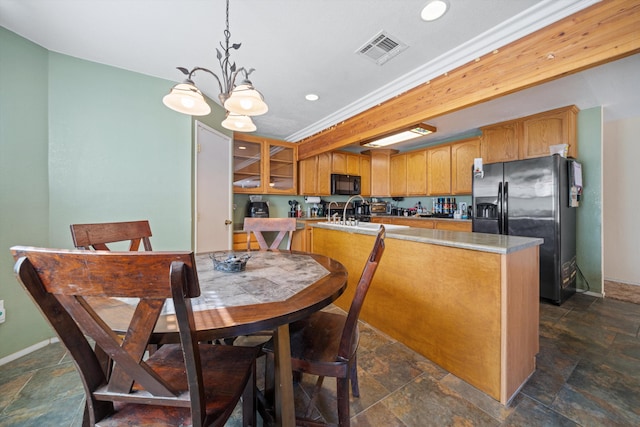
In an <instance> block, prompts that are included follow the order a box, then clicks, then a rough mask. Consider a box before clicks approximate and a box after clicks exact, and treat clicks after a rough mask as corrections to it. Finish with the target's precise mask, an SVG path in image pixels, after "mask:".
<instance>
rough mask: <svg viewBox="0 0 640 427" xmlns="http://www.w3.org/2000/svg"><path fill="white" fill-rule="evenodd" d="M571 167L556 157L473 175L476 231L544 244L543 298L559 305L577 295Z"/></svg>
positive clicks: (488, 166) (502, 165)
mask: <svg viewBox="0 0 640 427" xmlns="http://www.w3.org/2000/svg"><path fill="white" fill-rule="evenodd" d="M572 162H573V160H570V159H566V158H564V157H561V156H560V155H558V154H554V155H552V156H547V157H539V158H535V159H527V160H518V161H512V162H504V163H491V164H486V165H483V173H480V172H476V171H474V172H473V199H472V206H473V214H472V223H473V231H474V232H480V233H492V234H508V235H512V236H525V237H539V238H542V239H544V243H543V244H542V246H540V298H543V299H545V300H548V301H551V302H553V303H555V304H558V305H559V304H562V303H563V302H564V301H565V300H566V299H567V298H569V297H570V296H571V295H573V294H574V293H575V292H576V271H577V265H576V208H575V207H571V206H570V203H571V196H570V189H571V187H572V185H573V184H572V185H570V182H572V183H573V182H574V179H573V171H574V166H573V164H572ZM580 180H581V177H580ZM580 184H581V182H580ZM573 188H574V189H575V186H574V187H573Z"/></svg>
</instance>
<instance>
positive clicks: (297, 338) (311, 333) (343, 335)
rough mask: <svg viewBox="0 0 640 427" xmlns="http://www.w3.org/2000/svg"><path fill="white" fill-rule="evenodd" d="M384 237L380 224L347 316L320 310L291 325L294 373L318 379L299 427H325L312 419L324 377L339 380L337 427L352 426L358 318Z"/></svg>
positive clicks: (357, 393) (269, 346) (269, 345)
mask: <svg viewBox="0 0 640 427" xmlns="http://www.w3.org/2000/svg"><path fill="white" fill-rule="evenodd" d="M384 238H385V229H384V226H383V225H381V226H380V230H379V231H378V235H377V236H376V240H375V242H374V244H373V249H372V250H371V253H370V255H369V257H368V258H367V261H366V264H365V266H364V269H363V271H362V274H361V276H360V280H359V281H358V285H357V286H356V290H355V295H354V297H353V300H352V301H351V306H350V307H349V312H348V313H347V315H346V316H344V315H342V314H339V313H330V312H326V311H318V312H316V313H313V314H312V315H311V316H309V317H308V318H306V319H303V320H300V321H297V322H294V323H292V324H291V325H289V331H290V336H291V366H292V369H293V371H294V372H297V373H300V374H302V373H308V374H312V375H317V376H318V380H317V382H316V385H315V387H314V390H313V394H312V397H311V400H310V402H309V405H308V408H307V412H306V414H305V415H304V417H303V418H298V419H297V420H296V421H297V424H296V425H298V426H318V425H325V424H324V423H320V422H318V421H315V420H311V419H309V417H310V416H311V412H312V409H313V406H314V404H315V402H316V399H317V396H318V393H319V392H320V389H321V388H322V383H323V381H324V377H335V378H336V381H337V398H338V399H337V400H338V402H337V403H338V425H339V426H340V427H347V426H349V425H350V421H349V418H350V416H349V382H351V389H352V393H353V396H354V397H359V396H360V390H359V387H358V368H357V349H358V341H359V330H358V317H359V316H360V310H361V308H362V304H363V303H364V299H365V297H366V295H367V292H368V290H369V287H370V285H371V281H372V280H373V276H374V274H375V272H376V269H377V268H378V264H379V263H380V259H381V258H382V254H383V252H384ZM263 350H264V351H265V352H269V353H272V352H273V341H269V342H267V343H266V344H265V345H264V347H263Z"/></svg>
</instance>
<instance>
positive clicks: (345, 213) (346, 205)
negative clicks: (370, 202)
mask: <svg viewBox="0 0 640 427" xmlns="http://www.w3.org/2000/svg"><path fill="white" fill-rule="evenodd" d="M356 197H360V200H362V203H364V202H365V200H364V197H362V196H361V195H359V194H355V195H353V196H351V197H349V199H348V200H347V203H345V204H344V210H343V211H342V222H343V223H344V225H347V207H349V203H351V201H352V200H353V199H355V198H356Z"/></svg>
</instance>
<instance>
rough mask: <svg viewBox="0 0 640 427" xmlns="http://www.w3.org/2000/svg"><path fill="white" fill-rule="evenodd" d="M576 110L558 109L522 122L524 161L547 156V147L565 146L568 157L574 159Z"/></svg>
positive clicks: (575, 152) (575, 149) (575, 153)
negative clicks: (567, 149) (567, 147)
mask: <svg viewBox="0 0 640 427" xmlns="http://www.w3.org/2000/svg"><path fill="white" fill-rule="evenodd" d="M577 111H578V110H577V108H576V107H575V106H571V107H569V108H566V107H565V108H560V109H557V110H552V111H547V112H544V113H541V114H536V115H534V116H530V117H526V118H525V119H524V120H523V123H522V126H523V138H522V156H523V158H525V159H530V158H533V157H543V156H548V155H549V147H550V146H552V145H556V144H567V145H568V146H569V153H568V154H569V156H570V157H576V156H577V154H578V150H577V146H576V115H577Z"/></svg>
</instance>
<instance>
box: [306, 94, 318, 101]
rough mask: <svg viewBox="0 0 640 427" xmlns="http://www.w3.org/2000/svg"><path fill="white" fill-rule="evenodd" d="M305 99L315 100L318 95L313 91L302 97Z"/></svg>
mask: <svg viewBox="0 0 640 427" xmlns="http://www.w3.org/2000/svg"><path fill="white" fill-rule="evenodd" d="M304 98H305V99H306V100H307V101H317V100H318V99H319V98H320V97H319V96H318V95H316V94H315V93H310V94H308V95H307V96H305V97H304Z"/></svg>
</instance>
